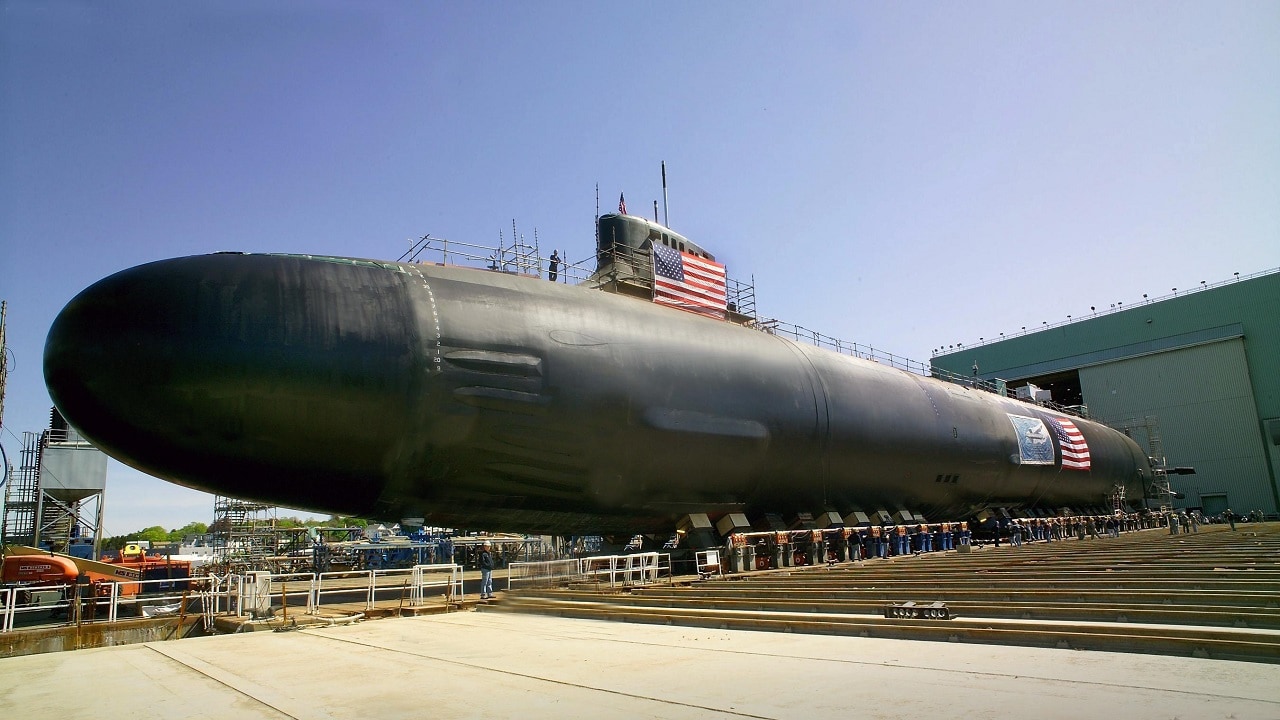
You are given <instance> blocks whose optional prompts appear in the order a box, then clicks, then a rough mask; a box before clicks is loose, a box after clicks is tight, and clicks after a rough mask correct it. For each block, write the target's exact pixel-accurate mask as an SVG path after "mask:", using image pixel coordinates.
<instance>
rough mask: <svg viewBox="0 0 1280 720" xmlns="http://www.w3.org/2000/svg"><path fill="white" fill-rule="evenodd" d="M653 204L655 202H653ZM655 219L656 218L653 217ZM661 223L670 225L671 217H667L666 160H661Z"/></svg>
mask: <svg viewBox="0 0 1280 720" xmlns="http://www.w3.org/2000/svg"><path fill="white" fill-rule="evenodd" d="M654 204H655V205H656V204H657V203H654ZM654 214H655V215H656V214H657V213H654ZM655 220H656V218H655ZM662 224H663V225H666V226H667V227H671V218H669V217H667V161H666V160H663V161H662Z"/></svg>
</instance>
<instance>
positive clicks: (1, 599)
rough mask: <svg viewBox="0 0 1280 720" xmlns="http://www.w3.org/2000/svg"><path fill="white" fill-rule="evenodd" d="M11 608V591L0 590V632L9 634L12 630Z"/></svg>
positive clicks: (8, 589) (7, 589) (12, 604)
mask: <svg viewBox="0 0 1280 720" xmlns="http://www.w3.org/2000/svg"><path fill="white" fill-rule="evenodd" d="M13 606H14V602H13V590H12V589H10V588H0V632H9V631H10V630H12V629H13V611H14V607H13Z"/></svg>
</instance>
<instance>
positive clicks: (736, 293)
mask: <svg viewBox="0 0 1280 720" xmlns="http://www.w3.org/2000/svg"><path fill="white" fill-rule="evenodd" d="M428 251H433V252H439V253H441V262H440V263H439V264H440V265H448V264H450V263H449V258H450V256H453V257H454V258H460V259H462V260H464V261H466V262H467V263H480V264H481V267H480V269H486V270H490V271H493V272H503V273H508V274H519V275H525V276H529V277H537V278H542V277H546V272H547V271H549V266H550V258H548V257H542V255H541V252H540V251H539V249H538V247H537V244H536V241H535V244H534V245H532V246H530V245H528V244H527V243H524V242H523V240H521V241H516V242H513V243H512V244H511V245H508V246H505V247H504V246H503V245H502V244H499V245H498V246H497V247H492V246H485V245H476V244H473V243H464V242H457V241H451V240H447V239H444V238H434V237H431V236H430V235H425V236H423V237H422V238H420V239H419V240H418V241H417V242H415V243H414V245H413V247H411V248H410V250H409V251H407V252H406V253H405V254H404V255H402V256H401V261H402V262H423V261H422V260H419V258H420V256H421V255H422V254H423V253H424V252H428ZM601 256H606V257H610V258H611V260H612V263H613V264H614V265H617V264H619V262H621V263H622V264H626V265H630V266H632V267H633V268H635V269H637V270H640V271H647V278H648V280H649V282H648V283H647V284H648V286H649V287H652V277H653V252H652V251H651V250H642V249H636V248H632V247H629V246H626V245H622V244H621V243H617V242H615V243H613V247H612V248H611V249H609V250H606V251H603V252H597V253H592V255H590V256H588V257H586V258H583V259H582V260H579V261H577V262H572V263H571V262H567V261H566V260H564V259H560V261H559V266H558V267H557V270H556V281H557V282H564V283H568V282H570V280H572V281H573V282H574V283H575V284H578V283H582V282H585V281H587V280H590V279H592V278H594V277H596V273H595V271H594V270H591V269H589V266H588V263H589V262H591V261H593V260H594V261H596V262H597V265H599V264H601V263H600V259H601ZM406 259H407V260H406ZM455 264H457V263H455ZM464 266H469V265H464ZM614 279H615V280H617V279H618V278H614ZM643 279H644V277H643V276H642V277H633V278H628V280H631V281H633V282H634V281H636V280H643ZM725 280H726V293H727V296H728V301H729V303H731V307H733V308H734V309H735V313H734V314H733V316H731V317H732V319H731V320H729V322H735V323H738V324H742V325H744V326H745V327H748V328H751V329H754V330H759V331H761V332H765V333H768V334H770V335H779V336H783V337H788V338H791V339H792V340H795V341H797V342H800V341H803V342H807V343H809V344H811V345H813V346H814V347H819V348H824V349H827V350H834V351H835V352H837V353H839V354H841V355H848V356H850V357H854V358H861V359H863V360H871V361H873V362H877V363H881V364H884V365H888V366H889V367H893V368H897V369H898V370H905V371H907V372H910V373H913V374H916V375H920V376H921V377H931V378H936V379H938V380H944V381H946V382H949V383H953V384H955V385H959V386H961V387H967V388H972V389H974V390H982V391H984V392H989V393H993V394H996V395H1003V396H1004V397H1007V398H1010V399H1012V400H1017V401H1019V402H1026V403H1028V404H1033V405H1037V406H1039V407H1043V408H1046V409H1048V410H1052V411H1055V412H1059V413H1062V414H1064V415H1072V416H1075V417H1081V418H1086V419H1087V418H1088V417H1089V414H1088V410H1087V409H1086V408H1084V406H1069V405H1060V404H1058V403H1054V402H1050V401H1043V400H1040V401H1033V400H1028V399H1024V398H1020V397H1018V396H1017V395H1016V394H1015V392H1014V391H1012V390H1010V389H1009V388H1007V387H1005V386H1004V381H1003V380H986V379H982V378H978V377H969V376H965V375H961V374H959V373H954V372H951V371H949V370H943V369H940V368H936V367H933V366H932V365H931V364H930V363H924V362H920V361H918V360H912V359H911V358H908V357H905V356H903V355H896V354H894V353H890V352H885V351H883V350H878V349H876V348H874V347H872V346H870V345H864V344H862V343H857V342H849V341H846V340H841V339H840V338H836V337H832V336H830V335H825V334H823V333H820V332H818V331H817V330H811V329H809V328H806V327H803V326H801V325H796V324H794V323H789V322H785V321H782V320H778V319H776V318H762V317H759V316H758V315H757V314H756V312H755V308H756V304H755V278H754V276H753V277H752V280H751V282H750V283H747V282H742V281H737V280H733V279H731V278H728V277H727V276H726V278H725Z"/></svg>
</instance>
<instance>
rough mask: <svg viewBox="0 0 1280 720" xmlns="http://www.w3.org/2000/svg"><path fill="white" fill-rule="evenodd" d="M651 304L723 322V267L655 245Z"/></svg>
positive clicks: (724, 304) (704, 259)
mask: <svg viewBox="0 0 1280 720" xmlns="http://www.w3.org/2000/svg"><path fill="white" fill-rule="evenodd" d="M653 301H654V302H656V303H662V304H664V305H671V306H674V307H678V308H680V309H681V310H688V311H690V312H696V313H702V314H703V315H710V316H711V317H716V318H721V319H724V316H725V306H726V303H725V272H724V266H723V265H721V264H719V263H717V262H713V261H711V260H708V259H706V258H701V257H698V256H697V255H690V254H689V253H687V252H681V251H679V250H676V249H675V248H669V247H667V246H665V245H654V246H653Z"/></svg>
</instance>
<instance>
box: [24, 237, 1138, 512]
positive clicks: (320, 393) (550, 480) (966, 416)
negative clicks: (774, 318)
mask: <svg viewBox="0 0 1280 720" xmlns="http://www.w3.org/2000/svg"><path fill="white" fill-rule="evenodd" d="M44 361H45V377H46V382H47V385H48V387H49V390H50V393H51V395H52V397H53V399H54V402H55V404H56V405H57V407H58V409H59V410H60V411H61V412H62V414H63V415H64V416H65V417H66V418H67V420H68V421H69V422H70V423H71V424H73V425H74V426H75V427H77V428H78V429H79V430H80V431H81V432H82V433H83V434H84V435H85V436H86V437H88V438H89V439H91V440H92V441H93V442H94V443H95V444H96V445H97V446H98V447H100V448H101V449H102V450H104V451H105V452H107V453H108V454H109V455H111V456H113V457H115V458H117V459H119V460H121V461H122V462H124V463H126V464H128V465H131V466H133V467H135V468H137V469H139V470H141V471H143V472H146V473H148V474H151V475H155V476H157V477H160V478H163V479H166V480H169V481H172V482H175V483H178V484H181V485H186V486H189V487H193V488H198V489H201V490H207V491H209V492H214V493H218V494H222V495H229V496H233V497H240V498H245V499H251V500H256V501H261V502H265V503H272V504H279V505H285V506H288V507H295V508H303V509H310V510H316V511H323V512H330V513H336V514H345V515H364V516H376V517H384V518H423V519H424V521H425V522H427V523H430V524H435V525H442V526H451V527H466V528H486V529H491V530H512V531H521V532H542V533H563V534H569V533H586V532H598V533H620V532H663V531H670V530H671V529H672V527H673V525H674V523H675V522H676V520H677V519H678V518H680V517H682V516H684V515H686V514H688V513H710V514H715V513H718V512H725V511H740V512H746V513H748V514H759V513H766V512H770V513H780V514H787V513H794V512H816V511H820V510H826V509H832V510H836V511H839V512H842V513H844V512H848V511H849V510H851V509H854V508H860V509H866V510H870V509H876V508H886V509H890V510H892V509H897V508H909V509H912V510H916V511H919V512H924V513H925V514H926V515H930V516H938V517H960V516H964V515H966V514H968V513H970V512H972V511H974V510H975V509H979V508H982V507H988V506H1028V505H1034V506H1037V507H1042V508H1048V507H1054V508H1056V507H1062V506H1078V505H1101V504H1103V502H1104V499H1105V498H1106V497H1107V496H1108V495H1110V494H1111V493H1112V492H1114V488H1115V486H1117V485H1120V486H1123V487H1124V488H1125V490H1126V494H1127V496H1128V497H1129V498H1130V499H1131V500H1132V499H1136V498H1140V497H1142V494H1143V488H1144V487H1145V485H1146V482H1145V479H1146V478H1147V477H1148V476H1149V473H1150V468H1149V466H1148V465H1147V459H1146V457H1145V456H1144V454H1143V453H1142V452H1141V450H1140V449H1139V448H1138V446H1137V445H1136V444H1134V443H1133V441H1132V440H1130V439H1129V438H1127V437H1125V436H1124V435H1122V434H1121V433H1118V432H1116V431H1114V430H1112V429H1110V428H1107V427H1105V426H1103V425H1100V424H1097V423H1093V422H1090V421H1087V420H1081V419H1077V418H1073V420H1074V423H1075V425H1076V426H1077V427H1078V428H1079V430H1080V433H1081V434H1082V435H1083V437H1084V440H1085V441H1086V442H1087V444H1088V448H1089V452H1090V456H1091V460H1090V469H1089V470H1088V471H1078V470H1070V469H1064V468H1063V467H1062V466H1061V461H1060V458H1061V453H1060V451H1061V448H1060V447H1059V444H1058V440H1057V439H1052V438H1051V439H1050V440H1051V442H1052V443H1053V446H1054V447H1053V450H1054V453H1053V455H1052V458H1051V459H1052V463H1051V464H1044V465H1030V464H1026V463H1024V462H1022V461H1021V459H1020V456H1019V453H1020V446H1019V440H1018V436H1017V432H1016V431H1015V426H1014V425H1013V424H1012V423H1011V420H1010V416H1019V417H1028V418H1036V419H1040V420H1041V421H1044V420H1045V419H1046V418H1048V419H1052V418H1054V417H1059V416H1056V415H1054V414H1053V413H1050V412H1048V411H1046V410H1044V409H1042V408H1040V407H1036V406H1032V405H1029V404H1026V403H1021V402H1018V401H1015V400H1011V399H1008V398H1002V397H998V396H996V395H993V394H990V393H987V392H984V391H981V390H976V389H971V388H967V387H963V386H960V385H955V384H950V383H946V382H942V381H939V380H935V379H932V378H926V377H921V376H918V375H915V374H912V373H908V372H905V371H901V370H897V369H894V368H891V367H887V366H884V365H880V364H878V363H876V362H874V361H870V360H863V359H858V358H853V357H849V356H845V355H841V354H837V353H834V352H830V351H826V350H823V349H819V348H815V347H811V346H808V345H805V344H801V343H796V342H793V341H791V340H788V339H786V338H782V337H778V336H775V335H771V334H768V333H765V332H761V331H758V330H755V329H751V328H746V327H742V326H739V325H735V324H732V323H728V322H723V321H717V320H713V319H709V318H704V317H701V316H697V315H694V314H691V313H683V312H680V311H676V310H672V309H669V308H664V307H660V306H657V305H652V304H649V303H646V302H643V301H640V300H636V299H634V298H629V297H624V296H620V295H613V294H610V293H605V292H601V291H599V290H592V289H587V288H581V287H574V286H568V285H563V284H556V283H550V282H546V281H539V280H537V279H535V278H530V277H523V276H516V275H510V274H503V273H496V272H490V271H484V270H475V269H470V268H459V267H441V266H435V265H407V264H397V263H384V262H375V261H368V260H355V259H349V258H327V257H313V256H287V255H245V254H217V255H205V256H196V257H188V258H178V259H173V260H165V261H160V262H156V263H151V264H147V265H142V266H139V267H136V268H132V269H129V270H125V271H123V272H120V273H117V274H115V275H112V276H110V277H108V278H106V279H104V280H102V281H100V282H98V283H96V284H95V285H93V286H91V287H89V288H88V289H86V290H85V291H83V292H82V293H81V294H80V295H78V296H77V297H76V298H74V299H73V300H72V301H71V302H70V303H69V304H68V305H67V306H66V308H64V309H63V311H62V312H61V313H60V314H59V316H58V317H57V318H56V319H55V321H54V323H53V326H52V328H51V330H50V333H49V337H48V341H47V343H46V347H45V358H44Z"/></svg>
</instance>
